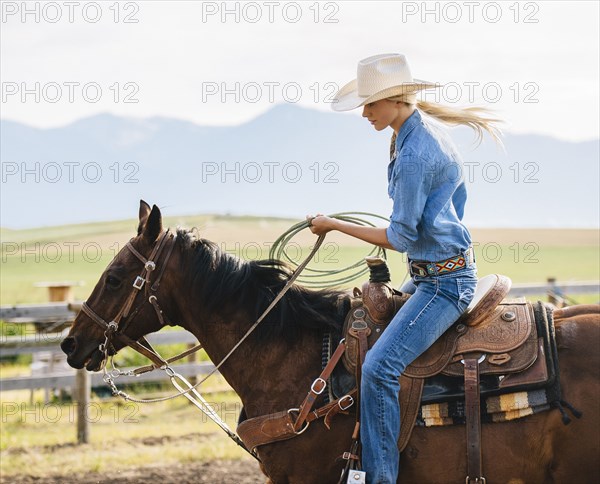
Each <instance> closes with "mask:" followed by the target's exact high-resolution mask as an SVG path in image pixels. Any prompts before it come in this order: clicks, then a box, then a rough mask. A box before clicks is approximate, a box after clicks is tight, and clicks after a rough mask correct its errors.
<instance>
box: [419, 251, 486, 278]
mask: <svg viewBox="0 0 600 484" xmlns="http://www.w3.org/2000/svg"><path fill="white" fill-rule="evenodd" d="M473 262H475V253H474V252H473V246H469V248H468V249H467V250H466V251H464V252H463V253H462V254H460V255H457V256H454V257H449V258H448V259H444V260H441V261H437V262H427V261H414V260H410V259H409V261H408V270H409V272H410V275H411V276H421V277H424V276H436V275H441V274H446V273H448V272H454V271H458V270H460V269H464V268H465V267H468V266H470V265H471V264H472V263H473Z"/></svg>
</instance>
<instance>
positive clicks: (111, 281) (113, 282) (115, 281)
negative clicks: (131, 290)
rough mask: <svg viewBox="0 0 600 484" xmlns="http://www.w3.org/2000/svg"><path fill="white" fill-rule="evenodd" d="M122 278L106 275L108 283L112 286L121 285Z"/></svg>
mask: <svg viewBox="0 0 600 484" xmlns="http://www.w3.org/2000/svg"><path fill="white" fill-rule="evenodd" d="M120 284H121V280H120V279H119V278H118V277H115V276H106V285H107V286H110V287H119V285H120Z"/></svg>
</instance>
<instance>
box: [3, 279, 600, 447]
mask: <svg viewBox="0 0 600 484" xmlns="http://www.w3.org/2000/svg"><path fill="white" fill-rule="evenodd" d="M534 294H546V295H547V297H548V300H549V301H550V302H552V303H554V304H557V305H558V306H561V305H562V302H564V301H565V299H567V300H568V299H569V296H567V295H568V294H600V282H598V281H593V282H574V283H568V284H558V283H556V281H554V280H553V279H548V283H547V284H543V285H540V284H514V285H513V286H512V288H511V291H510V293H509V296H511V297H516V296H528V295H534ZM80 307H81V303H68V302H51V303H45V304H33V305H32V304H27V305H16V306H2V307H0V319H2V320H4V321H5V322H6V323H5V325H6V324H15V325H20V324H23V323H36V329H35V331H32V332H31V333H30V334H24V335H21V336H0V356H1V357H6V356H14V355H20V354H34V355H35V354H46V355H47V360H48V363H47V365H46V367H44V368H43V369H44V370H45V371H42V372H40V371H36V372H32V374H31V375H29V376H18V377H9V378H1V379H0V392H7V391H14V390H24V389H28V390H33V389H39V388H43V389H46V390H49V389H65V388H70V389H71V390H72V393H73V396H74V399H75V401H76V402H77V404H78V416H77V438H78V442H80V443H85V442H88V438H89V428H88V424H89V421H88V419H87V418H86V415H85V411H86V408H87V407H88V405H89V399H90V392H91V387H92V386H93V387H96V386H101V385H104V382H103V381H102V375H101V374H100V373H94V374H90V373H88V372H87V371H85V370H77V371H76V370H73V369H71V368H68V367H67V366H66V364H65V363H66V358H65V356H64V354H63V353H62V351H61V350H60V347H59V344H60V341H62V339H63V338H64V337H65V336H66V332H67V330H63V331H62V332H50V333H47V332H43V331H40V328H43V327H53V328H59V327H61V326H62V327H64V326H65V325H68V324H70V323H71V322H72V321H73V319H74V317H75V315H76V313H77V312H78V311H79V309H80ZM147 338H148V340H149V341H150V343H151V344H152V345H153V346H156V345H171V344H177V343H184V344H188V345H190V344H195V343H197V341H196V338H195V337H194V336H193V335H192V334H191V333H189V332H187V331H183V330H176V331H165V332H162V333H155V334H151V335H149V336H148V337H147ZM42 366H43V365H42ZM173 369H174V370H175V371H177V372H178V373H179V374H181V375H183V376H185V377H186V378H190V377H192V378H193V377H195V376H197V375H202V374H207V373H208V372H210V371H211V370H212V369H214V366H213V364H212V363H209V362H188V363H180V364H178V365H173ZM32 370H33V368H32ZM123 370H125V371H126V370H128V368H124V369H123ZM165 380H168V376H167V375H166V374H165V373H164V372H162V371H154V372H149V373H146V374H143V375H140V376H138V377H131V376H122V377H119V380H118V382H119V385H122V384H128V383H142V382H164V381H165Z"/></svg>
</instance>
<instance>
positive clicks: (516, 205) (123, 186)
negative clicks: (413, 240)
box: [0, 104, 600, 228]
mask: <svg viewBox="0 0 600 484" xmlns="http://www.w3.org/2000/svg"><path fill="white" fill-rule="evenodd" d="M0 130H1V131H0V134H1V139H0V141H1V143H0V144H1V148H0V160H1V162H2V190H1V196H0V201H1V204H2V206H1V213H0V214H1V220H0V225H2V226H3V227H9V228H20V227H33V226H43V225H57V224H66V223H74V222H87V221H97V220H112V219H122V218H130V217H133V216H135V215H136V214H137V206H138V201H139V199H140V198H143V199H145V200H146V201H148V202H149V203H155V204H157V205H159V206H160V207H161V208H162V209H163V212H165V213H167V214H170V215H175V214H191V213H204V212H211V213H231V214H236V215H244V214H252V215H265V216H291V217H299V218H301V217H304V215H305V214H307V213H316V212H323V213H334V212H340V211H371V212H376V213H379V214H381V215H384V216H388V215H389V213H390V211H391V201H390V200H389V198H388V197H387V178H386V173H387V170H386V167H387V162H388V159H389V151H388V149H389V138H390V135H391V131H390V130H388V131H386V132H384V133H377V132H374V131H373V129H372V128H371V126H369V124H368V123H367V122H366V121H365V120H363V119H360V118H359V117H358V116H353V115H342V114H338V113H326V112H321V111H317V110H311V109H306V108H302V107H299V106H296V105H291V104H287V105H277V106H275V107H273V108H272V109H270V110H269V111H267V112H266V113H264V114H263V115H261V116H258V117H257V118H255V119H253V120H251V121H249V122H247V123H245V124H242V125H239V126H232V127H210V126H199V125H196V124H194V123H191V122H187V121H182V120H177V119H169V118H162V117H153V118H148V119H132V118H123V117H118V116H113V115H110V114H100V115H96V116H92V117H89V118H85V119H81V120H79V121H76V122H74V123H72V124H69V125H67V126H64V127H60V128H54V129H37V128H33V127H30V126H27V125H24V124H20V123H17V122H13V121H9V120H2V121H0ZM451 136H452V138H453V139H454V140H455V142H456V143H457V145H458V146H459V148H460V150H461V153H462V154H463V159H464V161H465V172H464V174H465V177H466V179H467V183H468V188H469V201H468V204H467V212H466V215H465V221H466V222H467V223H468V224H470V225H471V226H473V227H598V226H599V225H600V212H599V210H600V209H599V207H600V199H599V180H600V172H599V167H600V162H599V160H600V157H599V144H600V143H599V140H593V141H588V142H579V143H571V142H566V141H561V140H557V139H554V138H551V137H546V136H539V135H514V134H510V133H509V134H507V135H506V136H505V147H506V153H504V152H502V150H500V149H498V148H497V147H496V145H495V144H494V143H493V142H492V141H491V140H489V138H488V139H486V140H485V141H484V143H482V144H481V145H480V146H479V147H477V148H476V149H474V135H473V134H472V133H471V132H470V131H469V130H468V129H466V128H456V129H453V130H451Z"/></svg>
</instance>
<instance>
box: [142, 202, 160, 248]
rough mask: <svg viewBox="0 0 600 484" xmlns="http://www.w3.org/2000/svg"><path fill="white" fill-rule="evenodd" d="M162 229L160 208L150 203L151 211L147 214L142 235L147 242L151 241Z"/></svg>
mask: <svg viewBox="0 0 600 484" xmlns="http://www.w3.org/2000/svg"><path fill="white" fill-rule="evenodd" d="M162 229H163V226H162V214H161V213H160V208H158V207H157V206H156V205H152V211H151V212H150V215H148V217H147V219H146V223H145V224H144V227H143V228H142V236H143V237H144V238H145V239H147V240H148V242H150V243H153V242H154V241H155V240H156V239H157V238H158V236H159V235H160V233H161V232H162Z"/></svg>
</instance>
